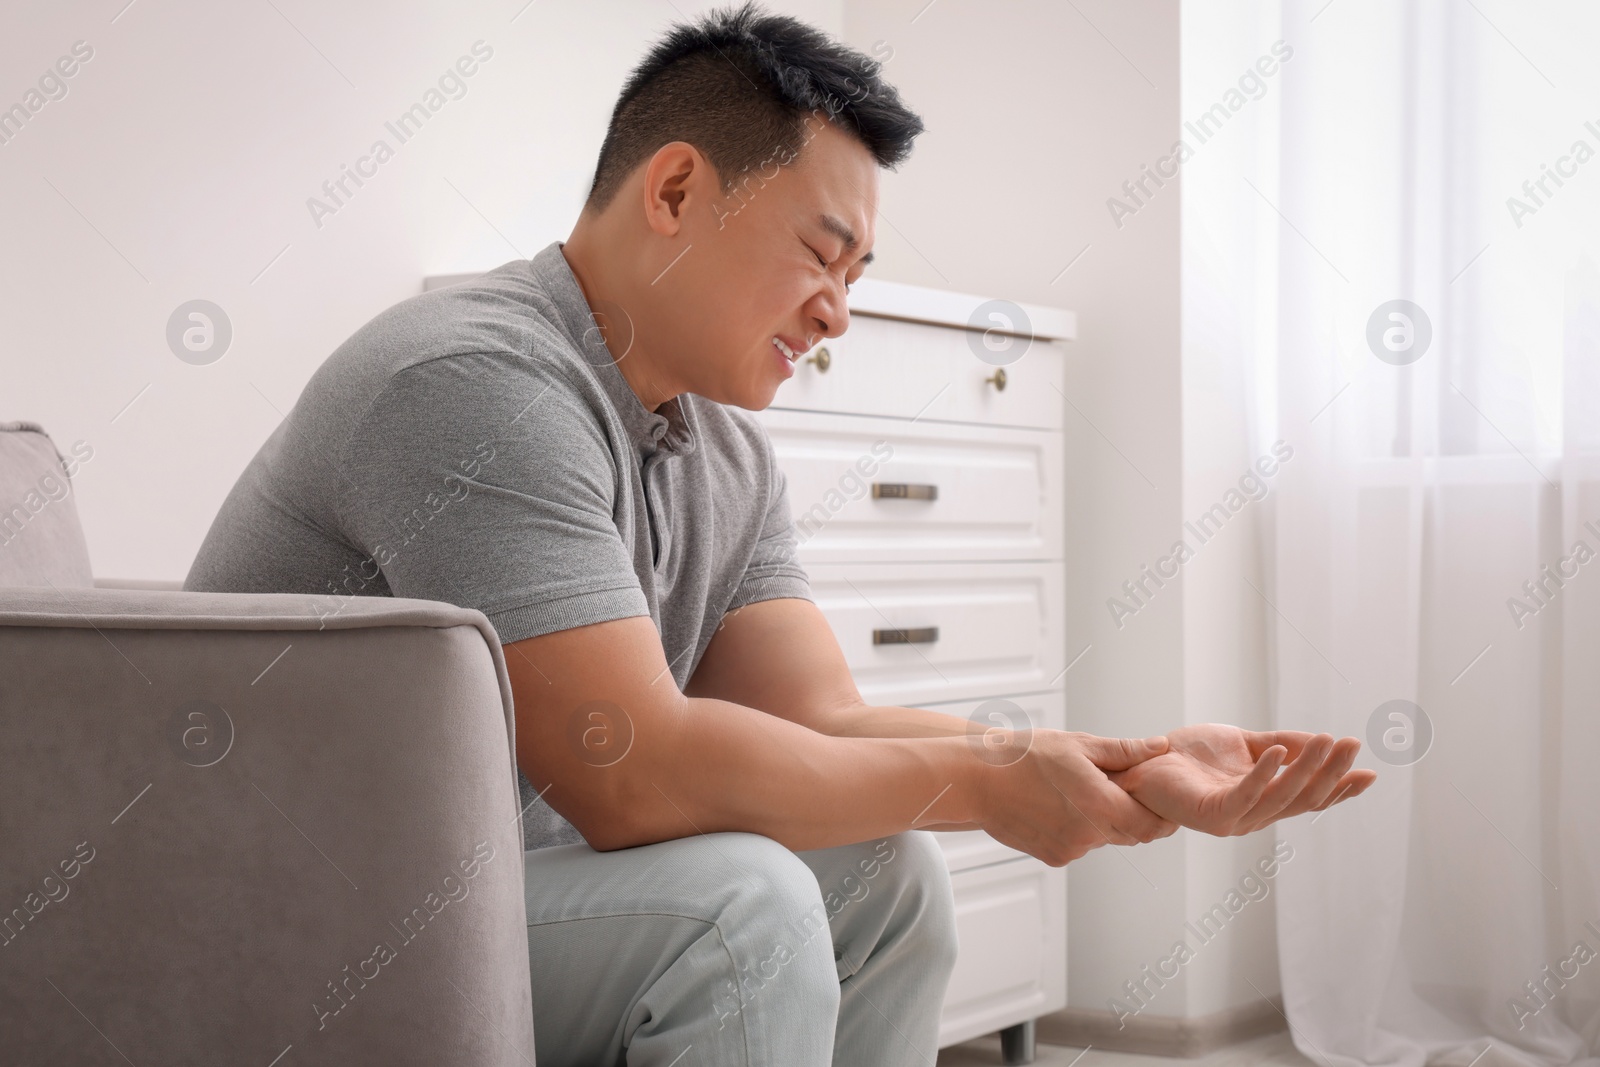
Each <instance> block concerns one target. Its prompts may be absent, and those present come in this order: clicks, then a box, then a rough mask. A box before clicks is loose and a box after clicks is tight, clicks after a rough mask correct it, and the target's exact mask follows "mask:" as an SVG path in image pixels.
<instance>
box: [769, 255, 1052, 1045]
mask: <svg viewBox="0 0 1600 1067" xmlns="http://www.w3.org/2000/svg"><path fill="white" fill-rule="evenodd" d="M850 304H851V313H852V318H851V326H850V329H849V330H848V332H847V333H846V334H845V335H844V336H843V337H841V338H838V339H835V340H832V341H828V342H827V343H825V344H824V345H822V346H819V347H818V348H817V349H816V350H814V352H813V355H812V357H811V358H810V359H808V361H807V362H806V363H805V364H803V365H802V366H801V367H800V368H799V369H798V373H797V374H796V375H795V377H794V378H793V379H791V380H790V381H788V382H787V383H785V384H784V386H783V387H782V388H781V389H780V391H779V393H778V397H777V399H776V401H775V402H774V404H773V406H772V407H770V408H768V409H767V410H766V411H764V412H763V413H762V414H761V419H762V422H763V424H764V425H765V427H766V429H767V432H768V435H769V436H770V437H771V439H772V442H773V446H774V450H775V452H776V453H777V457H778V464H779V466H780V467H781V468H782V469H783V471H784V474H785V477H786V478H787V480H788V486H789V501H790V505H791V507H792V508H793V510H794V515H795V524H796V527H797V532H798V534H799V537H800V539H801V558H802V561H803V563H804V564H805V566H806V570H807V572H808V573H809V574H810V576H811V582H812V592H813V595H814V597H815V599H816V601H817V604H818V606H819V607H820V608H821V609H822V611H823V613H824V614H825V615H826V616H827V618H828V621H829V624H830V625H831V626H832V627H833V631H834V634H835V636H837V638H838V639H839V643H840V646H841V647H842V648H843V650H844V654H845V658H846V660H847V662H848V663H849V664H850V669H851V672H852V673H853V675H854V677H855V680H856V684H857V686H858V688H859V689H860V690H861V694H862V696H863V698H865V699H866V700H867V701H868V702H870V703H873V704H886V705H900V706H916V707H927V708H935V709H938V710H940V711H945V712H949V713H952V714H956V715H962V716H967V715H970V714H971V713H972V712H973V711H974V710H975V709H977V707H978V706H979V705H980V704H982V703H984V702H985V701H989V700H994V699H997V698H1000V699H1004V700H1007V701H1009V702H1010V703H1011V704H1012V705H1014V706H1015V708H1017V709H1020V711H1021V712H1022V714H1024V715H1025V716H1026V717H1027V719H1028V720H1029V721H1030V722H1031V724H1032V725H1033V726H1034V727H1050V728H1056V729H1062V728H1064V727H1065V718H1066V712H1065V704H1064V699H1063V696H1062V690H1061V678H1062V675H1063V674H1064V673H1065V667H1066V666H1067V659H1066V648H1065V637H1064V632H1063V629H1064V617H1063V606H1062V599H1063V592H1064V590H1063V557H1064V551H1065V545H1064V541H1063V511H1064V502H1063V494H1062V466H1063V463H1064V451H1063V443H1062V433H1061V426H1062V420H1063V416H1064V411H1065V401H1064V398H1063V394H1062V392H1061V388H1062V384H1063V370H1064V367H1063V363H1064V357H1065V351H1064V347H1063V344H1062V342H1065V341H1068V340H1071V339H1072V338H1073V337H1074V336H1075V332H1076V329H1075V326H1076V324H1075V321H1074V318H1073V316H1072V314H1071V313H1070V312H1064V311H1057V310H1054V309H1043V308H1032V307H1026V308H1024V309H1023V315H1022V316H1020V317H1019V316H1017V315H1016V314H1015V312H1014V311H1011V310H1010V309H1000V314H1001V316H1002V318H1000V319H995V318H989V317H987V313H988V311H990V310H992V308H991V305H989V304H988V303H986V302H985V301H983V300H981V299H980V298H977V297H967V296H963V295H961V294H955V293H943V292H937V291H934V290H927V289H920V288H915V287H912V286H902V285H895V284H891V283H884V282H871V281H866V280H863V281H862V282H860V283H858V284H857V285H856V287H855V289H854V291H853V292H852V294H851V302H850ZM1013 307H1014V305H1013ZM975 315H976V316H979V321H981V322H984V323H987V324H989V325H990V326H992V327H994V328H996V329H998V330H1000V331H1001V332H1000V334H997V335H995V336H994V337H992V338H991V340H992V341H993V342H995V343H996V345H997V347H1003V346H1005V345H1011V346H1015V347H1012V348H1010V349H1009V350H1007V351H1006V352H1005V354H1004V356H1003V357H1002V356H992V357H991V359H996V360H998V359H1000V358H1007V359H1009V358H1011V357H1012V356H1014V355H1015V354H1016V352H1018V351H1021V356H1020V358H1017V359H1015V361H1013V362H1007V363H1004V364H1003V366H1000V367H997V366H996V365H995V363H994V362H989V361H986V360H984V359H980V358H979V356H978V354H977V352H976V351H975V346H977V349H978V350H982V351H985V352H988V351H989V350H987V349H983V348H982V345H983V341H984V334H982V333H980V332H975V331H974V330H972V329H970V328H968V325H967V324H968V323H969V322H971V321H973V318H974V316H975ZM1024 320H1026V321H1024ZM824 352H825V353H826V354H824ZM997 369H998V370H1003V371H1004V373H1003V375H997V374H996V371H997ZM886 635H888V636H889V637H890V638H891V639H890V640H889V641H885V640H884V638H885V636H886ZM894 637H898V638H899V641H898V642H897V641H894V640H893V638H894ZM940 840H941V843H942V844H943V846H944V851H945V857H946V860H947V861H948V863H949V865H950V872H951V880H952V882H953V884H954V887H955V897H956V909H957V916H958V923H959V933H960V938H961V950H960V956H959V959H958V962H957V965H956V970H955V974H954V975H953V976H952V978H951V982H950V989H949V992H948V994H947V996H946V999H945V1007H944V1017H943V1023H942V1026H941V1029H940V1045H941V1046H944V1045H950V1044H954V1043H956V1042H959V1041H964V1040H967V1039H969V1038H972V1037H976V1036H978V1035H981V1034H986V1033H991V1032H993V1031H996V1030H1002V1031H1006V1036H1007V1038H1008V1041H1007V1048H1008V1053H1013V1054H1014V1055H1015V1056H1016V1058H1015V1059H1013V1062H1022V1061H1023V1060H1024V1059H1025V1058H1027V1057H1028V1056H1029V1055H1030V1054H1031V1026H1030V1025H1027V1024H1029V1023H1031V1020H1032V1019H1034V1018H1036V1017H1037V1016H1039V1015H1043V1014H1047V1013H1049V1012H1053V1011H1056V1010H1058V1009H1060V1008H1061V1007H1063V1006H1065V1004H1066V875H1065V871H1062V870H1057V869H1052V868H1050V867H1047V866H1045V865H1044V864H1042V863H1040V862H1039V861H1037V860H1034V859H1032V858H1031V857H1028V856H1024V855H1022V854H1020V853H1018V852H1015V851H1013V850H1011V849H1009V848H1007V847H1005V846H1003V845H1001V844H999V843H998V842H996V841H994V840H993V839H992V838H990V837H989V836H988V835H987V834H984V833H982V832H977V831H974V832H969V833H947V834H941V835H940Z"/></svg>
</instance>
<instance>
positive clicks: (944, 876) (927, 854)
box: [823, 830, 957, 971]
mask: <svg viewBox="0 0 1600 1067" xmlns="http://www.w3.org/2000/svg"><path fill="white" fill-rule="evenodd" d="M858 849H859V855H858V856H856V857H855V858H854V860H853V862H852V863H851V864H850V867H849V870H848V871H846V872H844V873H842V874H840V875H838V876H837V877H836V884H834V885H831V886H825V887H824V890H823V902H824V905H825V906H826V907H827V908H828V914H829V918H830V920H833V921H834V922H835V925H839V924H840V923H841V922H847V921H848V917H847V915H846V913H847V912H848V911H849V910H850V909H852V908H855V907H857V906H858V904H857V902H861V906H863V907H866V908H867V910H869V911H870V912H873V913H875V914H876V918H874V919H872V920H870V922H871V924H872V925H873V926H878V927H879V929H878V931H876V932H875V934H874V938H875V939H876V938H877V937H891V938H893V939H894V940H895V941H897V942H898V943H899V946H898V948H897V949H896V950H894V951H896V953H897V954H898V953H899V952H911V953H914V954H915V955H916V956H917V958H918V966H919V967H925V968H929V969H936V970H945V971H948V970H950V969H953V968H954V967H955V960H956V949H957V942H956V918H955V900H954V896H953V894H952V891H951V888H950V870H949V867H948V865H947V864H946V862H945V858H944V850H943V849H942V848H941V847H940V845H939V842H938V839H937V838H936V837H935V835H933V834H932V833H929V832H927V831H919V830H912V831H908V832H906V833H901V834H894V835H892V836H890V837H886V838H881V839H879V840H876V841H871V842H867V843H865V844H863V845H861V846H858ZM873 897H877V901H876V902H875V903H873V904H867V903H866V902H868V901H872V899H873ZM880 924H881V925H880ZM881 948H882V946H880V950H881ZM861 962H862V961H860V960H856V961H854V965H855V966H859V965H860V963H861ZM851 969H852V970H853V969H854V967H852V968H851Z"/></svg>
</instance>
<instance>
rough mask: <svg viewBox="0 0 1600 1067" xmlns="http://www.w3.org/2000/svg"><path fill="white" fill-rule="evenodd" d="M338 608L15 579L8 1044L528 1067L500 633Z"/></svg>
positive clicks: (9, 642) (1, 1010) (424, 615)
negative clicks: (33, 584)
mask: <svg viewBox="0 0 1600 1067" xmlns="http://www.w3.org/2000/svg"><path fill="white" fill-rule="evenodd" d="M326 599H327V598H319V597H306V596H296V595H260V594H216V593H185V592H173V591H165V590H149V589H60V590H52V589H49V588H45V589H36V588H8V589H0V846H3V848H4V855H5V860H4V862H3V863H0V1032H3V1033H5V1034H6V1035H7V1044H8V1046H10V1048H11V1049H12V1050H13V1051H14V1052H15V1053H16V1055H17V1056H18V1057H19V1058H20V1059H24V1060H28V1061H30V1062H32V1061H37V1062H60V1063H66V1062H98V1061H99V1060H101V1059H104V1058H105V1057H106V1056H107V1054H108V1053H110V1052H111V1050H110V1049H108V1048H106V1046H107V1044H111V1045H113V1046H114V1047H115V1049H116V1050H117V1052H119V1053H120V1054H121V1056H122V1057H126V1058H128V1059H131V1060H132V1061H133V1062H135V1063H143V1062H163V1061H173V1060H179V1061H185V1062H188V1061H196V1062H198V1061H220V1060H223V1059H228V1060H230V1061H231V1060H244V1061H249V1062H256V1061H259V1062H260V1063H262V1064H267V1063H271V1062H274V1057H277V1056H279V1055H280V1054H282V1053H283V1052H284V1051H285V1050H286V1048H288V1047H289V1046H293V1050H294V1051H293V1053H291V1058H290V1059H286V1060H285V1062H286V1063H287V1062H295V1063H308V1062H311V1063H315V1062H328V1063H346V1062H382V1063H419V1064H420V1063H429V1064H436V1063H452V1064H479V1063H483V1064H487V1063H509V1062H526V1063H531V1062H532V1061H533V1058H534V1056H533V1053H534V1045H533V1019H532V1009H531V1001H530V992H529V986H530V983H529V972H528V954H527V940H526V920H525V910H524V909H525V904H524V897H523V864H522V829H521V825H520V815H519V811H518V799H517V787H516V773H515V744H514V737H513V729H514V725H513V717H512V705H511V691H510V685H509V683H508V681H507V678H506V673H505V665H504V662H503V660H502V658H501V651H500V645H499V642H498V639H497V637H496V635H495V633H494V631H493V629H492V628H491V627H490V626H489V623H488V621H487V620H486V619H485V618H484V617H483V615H482V614H480V613H479V612H476V611H471V610H467V609H463V608H458V607H454V606H451V605H448V604H440V603H434V602H430V601H419V600H401V599H391V598H378V597H357V598H351V599H349V600H345V601H340V602H339V603H338V605H337V606H338V610H337V611H330V610H329V609H328V607H327V605H325V604H322V603H321V602H322V601H325V600H326ZM114 1058H115V1057H114Z"/></svg>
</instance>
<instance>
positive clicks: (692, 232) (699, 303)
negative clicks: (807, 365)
mask: <svg viewBox="0 0 1600 1067" xmlns="http://www.w3.org/2000/svg"><path fill="white" fill-rule="evenodd" d="M804 136H805V137H809V138H810V139H809V140H807V141H804V143H803V144H802V146H801V148H800V150H799V152H798V153H797V155H796V156H795V157H794V158H793V160H792V161H790V162H787V163H784V162H783V158H782V157H781V156H778V155H774V157H773V158H772V160H771V161H769V162H767V163H765V164H762V165H760V166H759V167H751V168H750V170H748V171H746V172H745V173H744V174H742V175H739V176H736V179H735V187H734V191H733V192H731V193H729V194H728V195H726V196H723V195H720V190H716V181H715V176H714V175H708V176H707V181H706V182H705V184H704V186H703V187H702V189H701V190H700V192H701V195H699V196H696V195H695V190H693V189H691V190H689V197H688V200H687V202H686V203H685V205H684V208H685V218H684V227H683V235H684V238H685V240H686V242H687V247H686V250H685V251H684V252H683V254H682V256H681V258H680V259H679V260H678V261H677V262H676V263H674V264H672V265H671V266H670V267H669V268H668V269H667V270H666V271H665V273H663V274H662V275H661V276H660V277H659V278H657V279H656V280H655V282H654V283H653V284H652V286H651V288H652V289H656V290H659V291H660V295H659V297H655V298H654V299H652V301H651V302H652V304H653V308H652V311H653V315H652V318H653V319H654V320H655V323H656V325H657V330H658V336H659V338H660V340H661V342H662V343H661V344H660V345H653V346H652V347H653V348H655V349H656V351H657V352H658V353H659V358H660V359H662V360H663V361H664V362H667V363H669V365H670V370H669V373H670V375H671V376H672V378H674V379H675V380H676V381H677V382H678V383H680V384H681V385H682V387H683V388H684V389H686V390H687V391H688V392H692V393H698V394H700V395H701V396H704V397H707V398H708V399H711V400H716V401H719V402H721V403H725V404H733V405H736V406H738V407H742V408H749V409H751V410H760V409H761V408H765V407H766V406H767V405H769V404H771V403H772V400H773V397H774V394H776V392H777V390H778V387H779V386H780V385H781V384H782V383H783V382H784V380H785V379H787V378H788V377H789V376H790V375H791V374H792V373H793V372H794V371H795V370H797V369H798V367H799V363H798V360H799V358H800V356H801V355H803V354H804V352H805V351H806V350H807V349H809V348H810V347H812V345H814V344H815V343H816V342H818V341H820V340H821V339H822V338H824V337H837V336H839V335H840V334H842V333H843V332H844V331H845V328H846V327H847V326H848V325H849V322H850V317H849V311H848V310H847V308H846V306H845V286H846V285H847V284H849V283H851V282H854V281H855V280H856V279H857V278H859V277H860V276H861V273H862V271H863V270H864V269H865V267H866V265H867V262H868V261H870V259H871V250H872V243H873V238H874V228H873V223H874V220H875V218H876V215H877V206H878V167H877V162H876V160H874V159H873V157H872V153H871V152H870V151H868V150H867V148H866V146H865V145H863V144H861V142H859V141H857V140H856V139H855V138H854V137H852V136H850V135H849V134H847V133H843V132H841V131H839V130H838V129H836V128H835V127H834V126H832V125H831V124H826V123H822V124H819V123H817V122H812V123H811V124H810V125H808V126H807V128H806V132H805V135H804ZM708 192H714V193H715V195H711V196H707V195H705V194H706V193H708ZM652 295H653V296H654V294H652ZM775 338H776V339H777V340H778V342H779V343H777V344H774V339H775ZM785 346H787V348H788V349H789V353H785V352H784V347H785ZM790 353H792V355H793V360H791V358H790Z"/></svg>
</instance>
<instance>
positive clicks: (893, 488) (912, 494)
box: [872, 482, 939, 500]
mask: <svg viewBox="0 0 1600 1067" xmlns="http://www.w3.org/2000/svg"><path fill="white" fill-rule="evenodd" d="M872 499H874V500H938V499H939V487H938V486H937V485H913V484H911V483H910V482H873V483H872Z"/></svg>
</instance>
